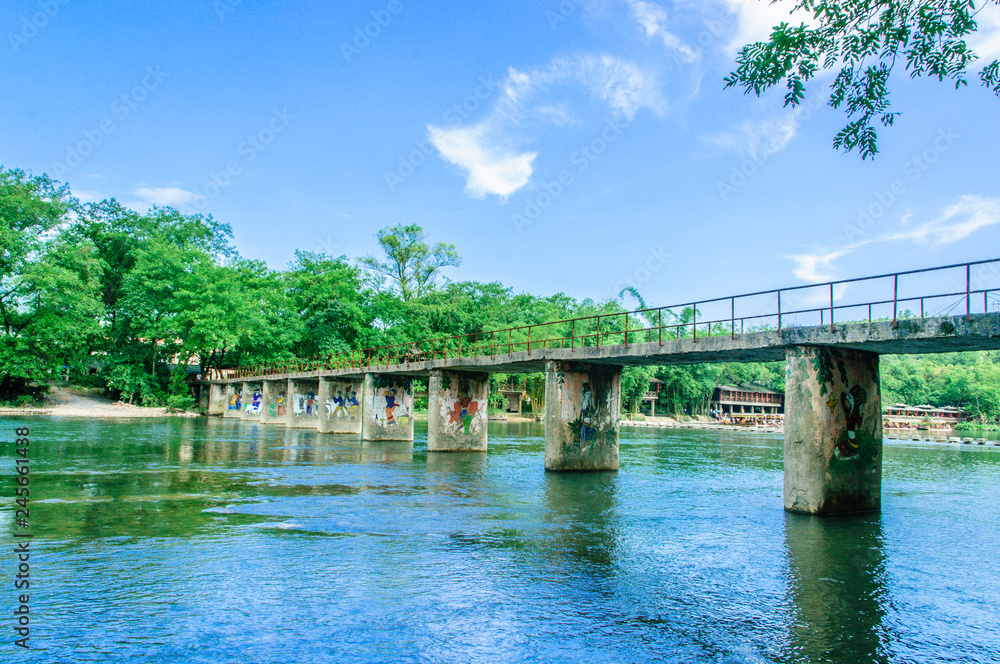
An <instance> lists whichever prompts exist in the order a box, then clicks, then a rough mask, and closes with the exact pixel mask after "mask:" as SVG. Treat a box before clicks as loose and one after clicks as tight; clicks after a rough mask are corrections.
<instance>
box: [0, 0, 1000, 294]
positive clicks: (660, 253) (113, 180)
mask: <svg viewBox="0 0 1000 664" xmlns="http://www.w3.org/2000/svg"><path fill="white" fill-rule="evenodd" d="M784 4H786V5H787V4H788V3H787V2H786V3H784ZM785 12H787V9H784V8H783V7H781V6H780V5H779V6H777V7H774V6H769V5H767V4H766V3H761V2H757V1H756V0H706V1H703V2H702V1H694V0H680V1H677V2H658V3H657V2H653V1H652V0H650V1H648V2H647V1H645V0H607V1H594V2H591V1H590V0H579V1H577V0H562V1H561V2H560V1H557V0H551V1H528V2H518V3H494V4H492V5H489V6H485V5H479V4H473V3H465V2H451V1H443V0H442V1H437V2H434V1H425V2H420V3H412V2H408V1H407V0H391V1H390V0H384V1H383V0H376V1H371V2H341V3H336V4H333V3H331V4H327V3H318V2H316V3H310V2H296V1H290V2H285V3H280V4H278V3H263V2H259V1H254V0H191V1H187V2H169V3H126V2H119V3H115V2H97V1H94V2H79V1H78V0H47V1H46V0H42V1H41V2H39V1H38V0H34V1H33V2H27V1H21V0H12V1H11V2H7V3H4V5H3V7H2V8H0V34H2V36H3V42H2V44H0V75H2V77H3V80H4V81H5V83H6V85H5V95H4V99H3V103H2V104H0V127H2V130H0V164H2V165H4V166H5V167H19V168H24V169H27V170H30V171H32V172H34V173H41V172H47V173H49V174H50V175H52V176H53V177H56V178H58V179H60V180H64V181H67V182H69V183H70V184H71V186H72V188H73V190H74V192H75V193H76V194H77V195H78V196H80V197H81V198H84V199H87V200H99V199H102V198H106V197H112V196H113V197H116V198H118V199H119V200H120V201H122V202H123V203H126V204H128V205H130V206H132V207H134V208H137V209H145V208H147V207H148V206H149V205H151V204H153V203H157V204H163V205H174V206H177V207H179V208H180V209H181V210H183V211H185V212H204V213H211V214H212V215H213V216H215V217H216V218H217V219H219V220H222V221H225V222H228V223H229V224H231V225H232V228H233V231H234V235H235V242H236V246H237V248H238V249H239V251H240V252H241V254H243V255H244V256H247V257H250V258H259V259H263V260H265V261H267V263H268V264H269V265H271V266H272V267H283V266H285V265H286V264H287V263H288V262H289V261H290V260H291V259H292V257H293V252H294V250H295V249H297V248H298V249H305V250H310V251H325V252H327V253H329V254H332V255H340V254H346V255H347V256H348V257H351V258H355V257H358V256H362V255H365V254H368V253H372V252H375V251H376V250H377V244H376V241H375V239H374V235H375V233H376V231H377V230H378V229H380V228H383V227H386V226H391V225H395V224H397V223H404V224H410V223H418V224H420V225H422V226H423V227H424V228H425V230H426V232H427V234H428V236H429V238H430V239H431V240H432V241H438V240H443V241H446V242H451V243H454V244H455V245H456V247H457V248H458V251H459V253H460V255H461V256H462V258H463V263H462V265H461V266H460V267H458V268H449V269H448V271H447V274H448V277H450V278H451V279H454V280H466V279H470V280H479V281H487V282H488V281H501V282H502V283H504V284H505V285H508V286H512V287H514V288H515V289H516V290H518V291H527V292H532V293H536V294H540V295H548V294H552V293H555V292H559V291H562V292H565V293H567V294H569V295H572V296H574V297H577V298H584V297H591V298H594V299H606V298H610V297H613V296H615V295H616V294H617V293H618V291H619V290H621V288H623V287H624V286H625V285H633V286H635V287H637V288H638V290H639V291H640V292H641V293H642V294H643V296H644V297H645V298H646V300H647V301H648V302H649V303H650V304H656V305H666V304H673V303H675V302H679V301H685V300H691V299H697V298H704V297H711V296H716V295H728V294H733V293H738V292H744V291H748V290H761V289H766V288H772V287H779V286H790V285H795V284H799V283H808V282H810V281H816V280H824V279H830V278H841V277H852V276H861V275H865V274H871V273H881V272H887V271H894V270H899V269H908V268H914V267H926V266H933V265H939V264H945V263H952V262H962V261H966V260H976V259H983V258H992V257H997V256H1000V241H998V237H1000V235H998V233H997V230H998V225H1000V183H998V177H997V169H996V167H997V161H998V159H997V155H998V154H1000V123H998V122H997V119H998V117H1000V114H998V112H1000V100H998V99H997V98H996V97H995V96H992V95H991V94H990V93H989V92H988V91H987V90H985V89H984V88H983V87H982V86H980V85H978V84H977V83H976V82H975V81H973V82H972V83H971V84H970V85H969V86H968V87H967V88H964V89H961V90H957V91H956V90H955V89H954V88H953V87H952V86H949V85H948V84H943V83H938V82H936V81H928V80H915V81H911V80H909V79H906V78H905V77H904V78H897V79H896V80H895V81H894V82H893V83H892V84H891V85H892V92H893V101H894V108H895V110H897V111H900V112H901V113H902V115H901V116H900V117H899V118H898V120H897V123H896V126H895V127H894V128H892V129H889V130H883V131H882V132H881V137H880V149H881V153H880V154H879V155H878V156H877V158H876V159H875V160H874V162H873V161H867V162H862V161H861V159H860V158H859V157H858V156H857V155H856V154H854V153H852V154H841V153H838V152H836V151H834V150H833V149H832V147H831V142H832V138H833V136H834V134H835V132H836V131H837V130H838V129H839V128H841V127H842V126H843V124H844V123H845V117H844V116H843V114H842V113H841V112H840V111H835V110H832V109H830V108H828V107H826V106H825V105H824V104H823V91H824V89H825V87H824V83H825V82H828V80H829V79H828V78H827V79H821V80H819V81H817V82H814V83H813V85H812V87H811V88H810V90H809V93H808V94H807V98H808V99H809V100H810V102H809V103H808V104H807V105H806V106H805V107H804V108H802V109H800V110H799V111H796V112H791V111H788V110H785V109H783V108H782V106H781V101H780V100H781V92H780V91H777V92H776V93H774V94H769V95H767V96H765V97H763V98H760V99H758V98H756V97H753V96H746V95H743V94H742V93H741V92H740V91H737V90H732V89H730V90H723V82H722V79H723V77H724V76H725V75H726V74H728V73H729V72H730V71H731V70H732V69H733V68H734V66H735V65H734V64H733V63H734V57H735V53H736V51H737V50H738V46H739V45H741V44H743V43H745V42H747V41H752V40H755V39H757V38H761V37H763V36H764V35H766V34H767V32H768V29H769V27H770V26H772V25H774V24H775V23H777V22H778V21H780V20H782V19H783V18H784V17H785V16H784V14H785ZM980 24H981V30H980V34H979V35H978V36H977V38H976V40H975V41H974V42H973V45H974V47H975V48H976V49H977V52H978V53H980V55H981V56H983V58H984V59H987V58H989V59H992V58H993V57H997V55H1000V8H998V7H997V6H996V5H994V4H992V3H990V4H987V5H986V9H985V10H984V11H983V13H982V14H981V16H980ZM900 73H902V72H900Z"/></svg>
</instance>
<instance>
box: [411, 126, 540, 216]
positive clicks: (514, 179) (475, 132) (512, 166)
mask: <svg viewBox="0 0 1000 664" xmlns="http://www.w3.org/2000/svg"><path fill="white" fill-rule="evenodd" d="M430 140H431V142H432V143H433V144H434V147H436V148H437V149H438V152H440V153H441V156H442V157H444V158H445V159H447V160H448V161H450V162H451V163H453V164H455V165H456V166H458V167H459V168H462V169H464V170H465V171H466V172H467V173H468V177H467V180H466V185H465V190H466V191H467V192H468V193H469V195H470V196H472V197H473V198H483V197H485V196H486V195H487V194H496V195H497V196H500V197H506V196H508V195H510V194H512V193H513V192H515V191H517V190H518V189H520V188H521V187H523V186H524V185H526V184H527V183H528V180H529V179H530V178H531V162H532V161H533V160H534V159H535V157H536V156H537V153H535V152H524V153H521V154H514V153H510V152H507V151H504V150H503V149H502V148H500V147H498V146H496V145H494V144H492V143H491V140H490V138H489V136H488V132H487V130H486V128H485V127H484V126H483V125H479V126H475V127H467V128H458V129H440V128H438V127H430Z"/></svg>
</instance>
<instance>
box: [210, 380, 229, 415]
mask: <svg viewBox="0 0 1000 664" xmlns="http://www.w3.org/2000/svg"><path fill="white" fill-rule="evenodd" d="M225 410H226V391H225V389H224V386H223V385H220V384H219V383H212V384H210V385H209V386H208V414H209V415H222V414H223V413H224V412H225Z"/></svg>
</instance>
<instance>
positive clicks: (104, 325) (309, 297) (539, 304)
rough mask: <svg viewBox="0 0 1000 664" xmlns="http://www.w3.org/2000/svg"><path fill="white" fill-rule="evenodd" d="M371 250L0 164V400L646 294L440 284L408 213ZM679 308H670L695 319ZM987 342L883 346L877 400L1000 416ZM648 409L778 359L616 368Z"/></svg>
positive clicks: (763, 376)
mask: <svg viewBox="0 0 1000 664" xmlns="http://www.w3.org/2000/svg"><path fill="white" fill-rule="evenodd" d="M377 237H378V240H379V244H380V247H381V249H382V255H380V256H365V257H359V258H357V259H355V260H351V259H349V258H348V257H346V256H339V257H334V256H328V255H326V254H323V253H316V252H305V251H298V252H296V253H295V257H294V259H293V260H292V261H291V262H290V263H289V265H288V266H287V267H286V268H284V269H272V268H270V267H269V266H267V265H266V264H265V263H264V262H263V261H259V260H252V259H248V258H245V257H242V256H240V255H239V253H238V252H237V251H236V249H235V247H234V245H233V234H232V229H231V228H230V227H229V225H228V224H226V223H223V222H220V221H217V220H215V219H213V218H212V217H211V216H203V215H200V214H182V213H181V212H179V211H178V210H175V209H172V208H153V209H152V210H150V211H149V212H148V213H145V214H141V213H138V212H136V211H133V210H130V209H128V208H126V207H124V206H122V205H121V204H120V203H118V202H117V201H115V200H113V199H111V200H104V201H100V202H94V203H83V202H81V201H79V200H78V199H76V198H75V197H73V195H72V192H71V191H70V190H69V187H68V186H67V185H65V184H62V183H59V182H56V181H53V180H51V179H49V178H48V177H47V176H45V175H40V176H34V175H31V174H28V173H25V172H23V171H20V170H12V169H4V168H3V167H0V240H2V247H3V251H2V252H0V274H2V275H3V277H2V281H0V321H2V324H3V334H2V335H0V401H3V402H7V403H20V404H22V405H30V404H32V403H35V402H37V400H38V398H39V397H40V396H41V394H42V393H43V392H44V391H45V390H46V389H47V388H46V386H47V384H48V383H49V382H50V381H51V380H53V379H54V378H55V377H68V378H69V380H70V381H71V382H72V383H74V384H76V385H80V386H87V387H97V388H101V389H106V390H107V391H108V392H109V394H110V395H111V397H112V398H113V399H121V400H122V401H124V402H127V403H130V404H142V405H146V406H165V407H170V408H174V409H187V408H193V407H194V406H195V404H194V399H193V397H192V395H191V394H190V389H189V387H188V383H187V379H188V366H189V364H191V363H192V362H193V363H196V364H197V365H198V369H197V370H198V371H200V372H202V373H207V372H208V370H210V369H217V368H227V367H238V366H250V365H253V364H257V363H260V362H270V361H280V360H285V359H292V358H296V357H310V356H316V355H323V354H329V353H335V352H340V351H345V350H350V349H357V348H367V347H374V346H383V345H388V344H396V343H404V342H410V341H414V340H419V339H428V338H434V337H445V336H454V335H467V334H473V333H480V332H485V331H489V330H494V329H501V328H508V327H516V326H522V325H528V324H533V323H543V322H550V321H556V320H564V319H570V318H579V317H585V316H593V315H596V314H602V313H614V312H621V311H626V310H631V309H635V308H643V307H645V306H646V303H645V301H644V300H643V299H642V297H641V295H640V294H639V293H638V292H637V291H635V290H634V289H626V290H624V291H622V292H621V293H620V294H619V296H618V297H617V298H613V299H609V300H606V301H601V302H598V301H594V300H591V299H584V300H576V299H574V298H571V297H569V296H567V295H565V294H563V293H557V294H555V295H549V296H538V295H532V294H528V293H515V292H513V290H512V289H510V288H507V287H505V286H503V285H502V284H500V283H499V282H492V283H481V282H475V281H449V280H447V279H445V278H444V275H443V274H442V272H443V271H444V270H446V269H448V268H451V267H457V266H459V265H460V264H461V257H460V255H459V252H458V250H457V249H456V247H455V246H454V245H452V244H448V243H445V242H437V243H435V244H430V243H429V242H428V241H427V240H426V238H425V235H424V232H423V230H422V229H421V228H420V227H419V226H402V225H400V226H396V227H394V228H387V229H383V230H382V231H380V232H379V233H378V236H377ZM693 314H694V312H693V311H692V310H691V309H690V308H688V309H685V310H683V311H681V312H679V313H678V314H677V320H676V321H670V322H689V321H690V320H691V318H692V317H693ZM996 360H997V354H995V353H993V354H990V353H970V354H952V355H948V356H920V357H902V358H892V357H887V358H884V359H883V364H882V375H883V403H893V402H895V401H904V402H907V403H934V404H945V403H947V404H954V405H965V406H966V407H967V408H971V409H972V410H973V411H975V412H976V413H977V414H979V415H981V416H982V417H983V418H995V417H997V416H1000V370H998V367H997V363H996ZM654 377H655V378H657V379H659V380H660V381H662V384H661V386H660V397H659V403H658V405H657V410H658V411H660V412H667V413H674V412H683V411H684V410H687V411H688V412H691V413H704V412H705V411H706V409H707V407H708V400H709V399H710V397H711V393H712V390H713V389H714V388H715V386H716V385H717V384H719V383H739V384H756V385H760V386H762V387H767V388H771V389H776V390H782V389H783V388H784V366H783V363H780V362H779V363H770V364H760V363H749V364H709V365H692V366H664V367H627V368H626V369H625V371H624V373H623V376H622V404H623V408H624V409H625V410H627V411H634V410H637V409H638V405H639V399H640V398H641V396H642V394H643V393H645V392H646V391H647V390H648V387H649V380H650V379H651V378H654ZM508 380H512V381H513V384H514V385H515V386H516V387H520V388H522V389H523V390H524V391H525V392H526V394H527V395H528V396H529V397H530V403H531V404H532V405H533V406H534V407H535V408H541V407H542V405H543V404H544V376H543V375H542V374H537V373H536V374H527V375H519V376H507V375H504V374H495V375H493V376H492V377H491V388H492V394H493V396H492V397H491V406H492V407H497V406H499V405H500V400H501V399H502V396H501V395H500V394H499V390H498V388H499V387H500V386H501V385H502V384H504V383H506V382H507V381H508Z"/></svg>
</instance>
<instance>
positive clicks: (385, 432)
mask: <svg viewBox="0 0 1000 664" xmlns="http://www.w3.org/2000/svg"><path fill="white" fill-rule="evenodd" d="M363 401H364V406H363V408H362V409H361V411H362V412H361V438H362V439H363V440H413V381H412V380H411V379H409V378H406V377H404V376H394V375H389V374H370V373H369V374H365V389H364V400H363Z"/></svg>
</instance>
